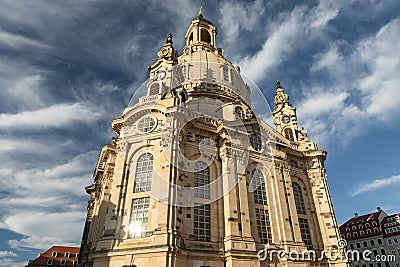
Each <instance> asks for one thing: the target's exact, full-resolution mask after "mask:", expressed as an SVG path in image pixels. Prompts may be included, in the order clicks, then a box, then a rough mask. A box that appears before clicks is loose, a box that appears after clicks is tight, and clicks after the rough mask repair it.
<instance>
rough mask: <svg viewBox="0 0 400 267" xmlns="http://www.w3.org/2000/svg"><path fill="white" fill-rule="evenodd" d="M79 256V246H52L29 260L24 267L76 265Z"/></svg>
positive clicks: (64, 266)
mask: <svg viewBox="0 0 400 267" xmlns="http://www.w3.org/2000/svg"><path fill="white" fill-rule="evenodd" d="M78 257H79V247H65V246H52V247H51V248H50V249H48V250H47V251H46V252H44V253H41V254H39V256H38V257H37V258H36V259H34V260H31V261H29V263H28V265H25V266H26V267H31V266H35V267H39V266H40V267H48V266H57V267H67V266H76V265H77V263H78Z"/></svg>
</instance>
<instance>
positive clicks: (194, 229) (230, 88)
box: [78, 11, 347, 267]
mask: <svg viewBox="0 0 400 267" xmlns="http://www.w3.org/2000/svg"><path fill="white" fill-rule="evenodd" d="M217 33H218V31H217V28H216V27H215V26H214V25H213V23H212V22H210V21H209V20H207V19H205V18H204V17H203V14H202V12H201V11H200V13H199V15H198V16H196V17H195V18H194V19H193V21H192V22H191V24H190V26H189V28H188V30H187V32H186V34H185V40H186V45H185V47H184V48H183V52H182V53H181V55H179V54H178V51H176V50H175V49H174V47H173V41H172V35H171V34H169V35H168V36H167V40H166V43H165V44H164V45H163V47H161V49H160V50H159V52H158V54H157V60H156V61H155V63H154V64H152V65H151V66H149V68H148V70H149V80H148V82H147V83H146V85H145V88H146V94H145V95H144V96H142V97H140V98H139V99H138V101H137V102H136V103H133V105H130V106H128V107H127V108H125V110H124V111H123V113H122V116H121V117H119V118H115V119H113V120H112V121H111V126H112V129H113V130H114V131H115V132H116V137H114V138H113V139H112V142H111V144H107V145H105V146H104V147H103V148H102V149H101V151H100V155H99V159H98V162H97V165H96V168H95V171H94V175H93V177H94V182H93V184H92V185H90V186H87V187H86V191H87V193H88V194H89V195H90V200H89V202H88V206H87V216H86V222H85V227H84V230H83V237H82V243H81V249H80V254H79V263H78V265H79V266H85V267H123V266H124V267H128V266H136V267H148V266H155V267H156V266H165V267H175V266H176V267H180V266H182V267H264V266H347V261H346V260H345V259H341V258H339V259H336V260H333V259H330V258H328V256H326V255H323V251H331V250H338V251H340V250H341V249H342V248H341V247H340V246H338V241H339V239H340V233H339V229H338V225H337V222H336V217H335V213H334V210H333V206H332V201H331V196H330V193H329V189H328V184H327V173H326V170H325V167H324V161H325V159H326V156H327V152H326V151H324V150H320V149H319V148H318V145H317V144H316V143H315V142H312V141H310V140H309V139H308V137H307V132H306V131H305V130H300V129H299V128H298V125H297V115H296V109H295V107H293V106H292V105H291V104H290V103H289V96H288V95H287V94H286V93H285V91H284V89H283V87H282V85H281V83H280V82H279V81H277V82H276V95H275V98H274V104H275V107H274V110H273V111H272V116H273V123H274V125H269V124H267V123H266V122H264V121H263V120H261V119H260V118H258V117H257V116H256V113H255V112H254V110H253V107H254V106H252V103H251V93H252V88H250V86H249V85H248V84H246V83H245V82H244V79H243V78H242V75H241V73H240V68H239V66H234V65H233V64H232V63H231V62H230V61H229V60H227V59H225V57H224V50H223V49H221V48H218V47H217V39H216V37H217ZM253 102H254V101H253ZM265 109H266V110H267V109H268V107H265ZM310 250H312V251H314V252H315V253H316V255H317V256H316V257H314V258H313V257H308V258H307V257H306V258H300V259H293V258H286V259H282V257H279V255H282V254H279V253H273V252H279V251H284V252H287V253H289V252H293V251H296V252H298V253H300V254H301V253H303V254H307V253H308V252H307V251H310ZM307 255H308V254H307ZM318 258H319V259H318Z"/></svg>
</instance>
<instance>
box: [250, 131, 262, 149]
mask: <svg viewBox="0 0 400 267" xmlns="http://www.w3.org/2000/svg"><path fill="white" fill-rule="evenodd" d="M250 145H251V147H252V148H253V149H254V150H255V151H260V150H261V146H262V144H261V137H260V135H258V134H252V135H250Z"/></svg>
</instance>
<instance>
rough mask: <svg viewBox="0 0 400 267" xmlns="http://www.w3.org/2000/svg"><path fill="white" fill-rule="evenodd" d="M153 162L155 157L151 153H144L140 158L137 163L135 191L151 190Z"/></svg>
mask: <svg viewBox="0 0 400 267" xmlns="http://www.w3.org/2000/svg"><path fill="white" fill-rule="evenodd" d="M153 162H154V157H153V155H152V154H150V153H144V154H142V155H141V156H140V157H139V158H138V160H137V163H136V173H135V187H134V190H133V192H134V193H138V192H147V191H151V182H152V180H153Z"/></svg>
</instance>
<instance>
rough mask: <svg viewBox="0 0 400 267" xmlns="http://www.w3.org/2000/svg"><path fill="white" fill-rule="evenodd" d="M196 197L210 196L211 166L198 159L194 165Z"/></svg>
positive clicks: (206, 197)
mask: <svg viewBox="0 0 400 267" xmlns="http://www.w3.org/2000/svg"><path fill="white" fill-rule="evenodd" d="M194 169H195V173H194V197H197V198H205V199H209V198H210V168H209V167H208V165H207V164H206V163H205V162H203V161H198V162H196V163H195V166H194Z"/></svg>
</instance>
